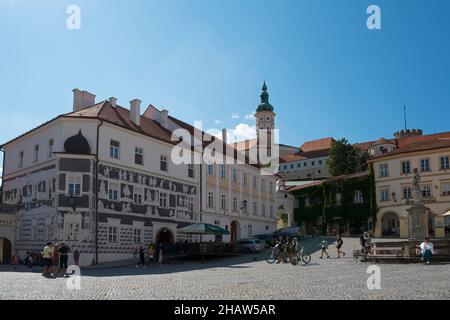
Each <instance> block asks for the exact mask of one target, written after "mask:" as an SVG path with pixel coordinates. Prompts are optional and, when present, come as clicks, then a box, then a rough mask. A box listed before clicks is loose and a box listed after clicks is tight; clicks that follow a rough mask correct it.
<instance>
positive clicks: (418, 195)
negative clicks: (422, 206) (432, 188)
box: [413, 168, 422, 202]
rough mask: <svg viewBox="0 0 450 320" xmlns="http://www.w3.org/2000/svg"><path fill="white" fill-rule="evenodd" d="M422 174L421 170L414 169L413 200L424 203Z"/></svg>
mask: <svg viewBox="0 0 450 320" xmlns="http://www.w3.org/2000/svg"><path fill="white" fill-rule="evenodd" d="M420 180H421V179H420V174H419V169H417V168H415V169H414V176H413V199H414V202H421V201H422V189H421V188H420Z"/></svg>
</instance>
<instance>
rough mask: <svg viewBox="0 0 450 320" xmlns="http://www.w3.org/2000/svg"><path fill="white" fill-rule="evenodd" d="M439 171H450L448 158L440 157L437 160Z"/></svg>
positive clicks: (449, 159)
mask: <svg viewBox="0 0 450 320" xmlns="http://www.w3.org/2000/svg"><path fill="white" fill-rule="evenodd" d="M439 163H440V167H441V170H450V158H449V156H442V157H440V158H439Z"/></svg>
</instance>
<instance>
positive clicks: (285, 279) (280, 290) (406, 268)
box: [0, 239, 450, 300]
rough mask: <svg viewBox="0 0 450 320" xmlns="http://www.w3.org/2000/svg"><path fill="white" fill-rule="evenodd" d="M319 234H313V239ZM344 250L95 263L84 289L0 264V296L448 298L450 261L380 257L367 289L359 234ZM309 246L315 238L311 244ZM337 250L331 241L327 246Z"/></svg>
mask: <svg viewBox="0 0 450 320" xmlns="http://www.w3.org/2000/svg"><path fill="white" fill-rule="evenodd" d="M316 242H317V243H318V242H320V240H315V242H314V246H315V247H316V246H317V243H316ZM344 242H345V243H344V248H343V249H344V251H347V256H346V257H345V258H341V259H336V258H332V259H319V252H315V253H314V254H313V255H312V262H311V264H310V265H308V266H303V265H298V266H292V265H291V264H273V265H269V264H268V263H266V262H265V261H264V254H259V255H246V256H241V257H234V258H226V259H221V260H216V261H208V262H205V263H203V264H201V263H197V262H195V263H194V262H186V263H183V264H180V265H163V266H161V267H159V266H152V267H150V268H147V269H137V268H136V267H134V266H126V267H116V268H105V269H92V270H85V271H83V272H82V277H81V289H80V290H69V289H67V287H66V281H67V280H66V279H63V278H58V279H45V278H43V277H41V275H40V273H39V272H38V271H37V270H36V271H35V272H25V271H24V270H22V269H20V270H19V271H14V270H12V269H11V268H10V267H9V266H8V267H1V268H0V284H1V285H0V300H2V299H414V298H416V299H417V298H420V299H450V265H448V264H434V265H433V264H432V265H423V264H380V265H379V267H380V268H381V289H379V290H369V289H367V278H368V277H369V274H367V273H366V270H367V267H368V266H369V265H368V264H364V263H360V262H355V261H353V258H352V257H351V252H352V250H353V249H355V248H357V247H358V240H357V239H344ZM310 245H311V244H310ZM329 253H330V254H331V255H332V257H335V256H336V250H335V247H334V246H333V245H331V246H330V248H329Z"/></svg>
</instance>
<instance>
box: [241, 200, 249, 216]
mask: <svg viewBox="0 0 450 320" xmlns="http://www.w3.org/2000/svg"><path fill="white" fill-rule="evenodd" d="M247 203H248V202H247V199H244V201H242V212H243V213H245V214H247V213H248V205H247Z"/></svg>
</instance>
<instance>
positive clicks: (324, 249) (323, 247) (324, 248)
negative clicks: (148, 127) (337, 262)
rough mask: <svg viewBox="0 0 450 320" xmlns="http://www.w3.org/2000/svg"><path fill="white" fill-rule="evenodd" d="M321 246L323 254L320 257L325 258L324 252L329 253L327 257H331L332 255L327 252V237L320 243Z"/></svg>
mask: <svg viewBox="0 0 450 320" xmlns="http://www.w3.org/2000/svg"><path fill="white" fill-rule="evenodd" d="M320 248H321V249H322V255H321V256H320V259H323V254H324V253H325V254H326V255H327V259H329V258H330V255H329V254H328V252H327V249H328V243H327V242H326V241H325V239H323V240H322V243H321V244H320Z"/></svg>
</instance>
